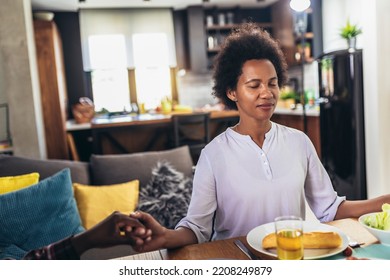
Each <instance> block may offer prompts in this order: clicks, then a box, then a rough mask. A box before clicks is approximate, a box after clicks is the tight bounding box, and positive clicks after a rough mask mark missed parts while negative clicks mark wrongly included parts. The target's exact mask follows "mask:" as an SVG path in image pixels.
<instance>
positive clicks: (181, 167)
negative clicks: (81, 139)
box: [90, 146, 193, 188]
mask: <svg viewBox="0 0 390 280" xmlns="http://www.w3.org/2000/svg"><path fill="white" fill-rule="evenodd" d="M162 160H165V161H167V162H169V163H170V164H171V165H172V166H173V167H174V168H176V169H177V170H178V171H179V172H182V173H183V174H184V175H185V176H188V177H190V176H192V165H193V163H192V158H191V154H190V151H189V149H188V146H183V147H179V148H175V149H171V150H165V151H158V152H142V153H134V154H125V155H123V154H122V155H92V156H91V159H90V165H91V175H92V182H93V185H109V184H118V183H123V182H128V181H132V180H136V179H138V180H139V181H140V187H141V188H142V186H144V185H146V184H147V183H148V182H149V180H150V176H151V172H152V168H153V167H154V166H155V165H156V163H157V162H158V161H162ZM107 170H109V172H107Z"/></svg>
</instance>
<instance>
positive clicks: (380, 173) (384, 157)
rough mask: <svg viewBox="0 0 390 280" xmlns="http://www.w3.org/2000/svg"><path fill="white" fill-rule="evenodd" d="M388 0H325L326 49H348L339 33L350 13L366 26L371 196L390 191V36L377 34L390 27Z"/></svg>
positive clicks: (361, 44) (353, 19)
mask: <svg viewBox="0 0 390 280" xmlns="http://www.w3.org/2000/svg"><path fill="white" fill-rule="evenodd" d="M389 14H390V1H388V0H376V1H371V0H326V1H323V19H332V20H327V21H325V20H324V23H323V26H324V30H323V35H324V51H331V50H338V49H345V48H346V42H345V40H343V39H341V38H340V37H339V36H338V30H339V28H340V26H342V25H344V24H345V21H346V20H347V18H348V17H349V18H350V20H351V22H353V23H358V24H359V25H360V26H361V27H362V28H363V34H362V35H360V36H359V37H358V41H357V46H358V48H362V49H363V72H364V91H365V99H364V106H365V108H364V117H365V134H366V136H365V140H366V168H367V188H368V197H369V198H371V197H375V196H378V195H381V194H385V193H390V184H389V180H388V178H387V177H388V173H389V171H390V146H389V145H388V144H387V143H386V141H387V140H386V139H389V137H390V126H389V125H388V120H389V119H390V110H389V106H390V81H389V79H388V78H387V72H388V61H389V59H390V51H389V50H390V38H389V37H388V36H378V35H379V32H380V31H381V30H387V29H388V28H390V17H389V16H388V15H389Z"/></svg>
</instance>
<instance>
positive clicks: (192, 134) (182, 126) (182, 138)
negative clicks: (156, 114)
mask: <svg viewBox="0 0 390 280" xmlns="http://www.w3.org/2000/svg"><path fill="white" fill-rule="evenodd" d="M209 124H210V113H208V112H200V113H192V114H180V115H173V116H172V125H173V146H174V147H179V146H185V145H187V146H188V147H189V148H190V152H191V156H192V160H193V163H194V164H196V163H197V161H198V159H199V156H200V152H201V150H202V149H203V148H204V147H205V146H206V144H207V143H208V142H210V130H209Z"/></svg>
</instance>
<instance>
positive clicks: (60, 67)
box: [34, 20, 69, 159]
mask: <svg viewBox="0 0 390 280" xmlns="http://www.w3.org/2000/svg"><path fill="white" fill-rule="evenodd" d="M34 35H35V45H36V54H37V65H38V74H39V84H40V89H41V102H42V115H43V119H44V131H45V138H46V150H47V157H48V158H49V159H69V153H68V145H67V141H66V127H65V123H66V106H67V105H66V104H67V89H66V81H65V73H64V62H63V56H62V42H61V37H60V34H59V32H58V29H57V26H56V24H55V23H54V21H44V20H34Z"/></svg>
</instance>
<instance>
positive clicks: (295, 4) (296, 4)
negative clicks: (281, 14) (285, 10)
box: [290, 0, 310, 12]
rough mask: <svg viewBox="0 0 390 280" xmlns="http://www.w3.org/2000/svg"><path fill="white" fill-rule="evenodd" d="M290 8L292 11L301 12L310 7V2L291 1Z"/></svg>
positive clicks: (303, 0) (307, 0) (302, 0)
mask: <svg viewBox="0 0 390 280" xmlns="http://www.w3.org/2000/svg"><path fill="white" fill-rule="evenodd" d="M290 7H291V9H293V10H294V11H297V12H303V11H304V10H306V9H307V8H309V7H310V0H291V1H290Z"/></svg>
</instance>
